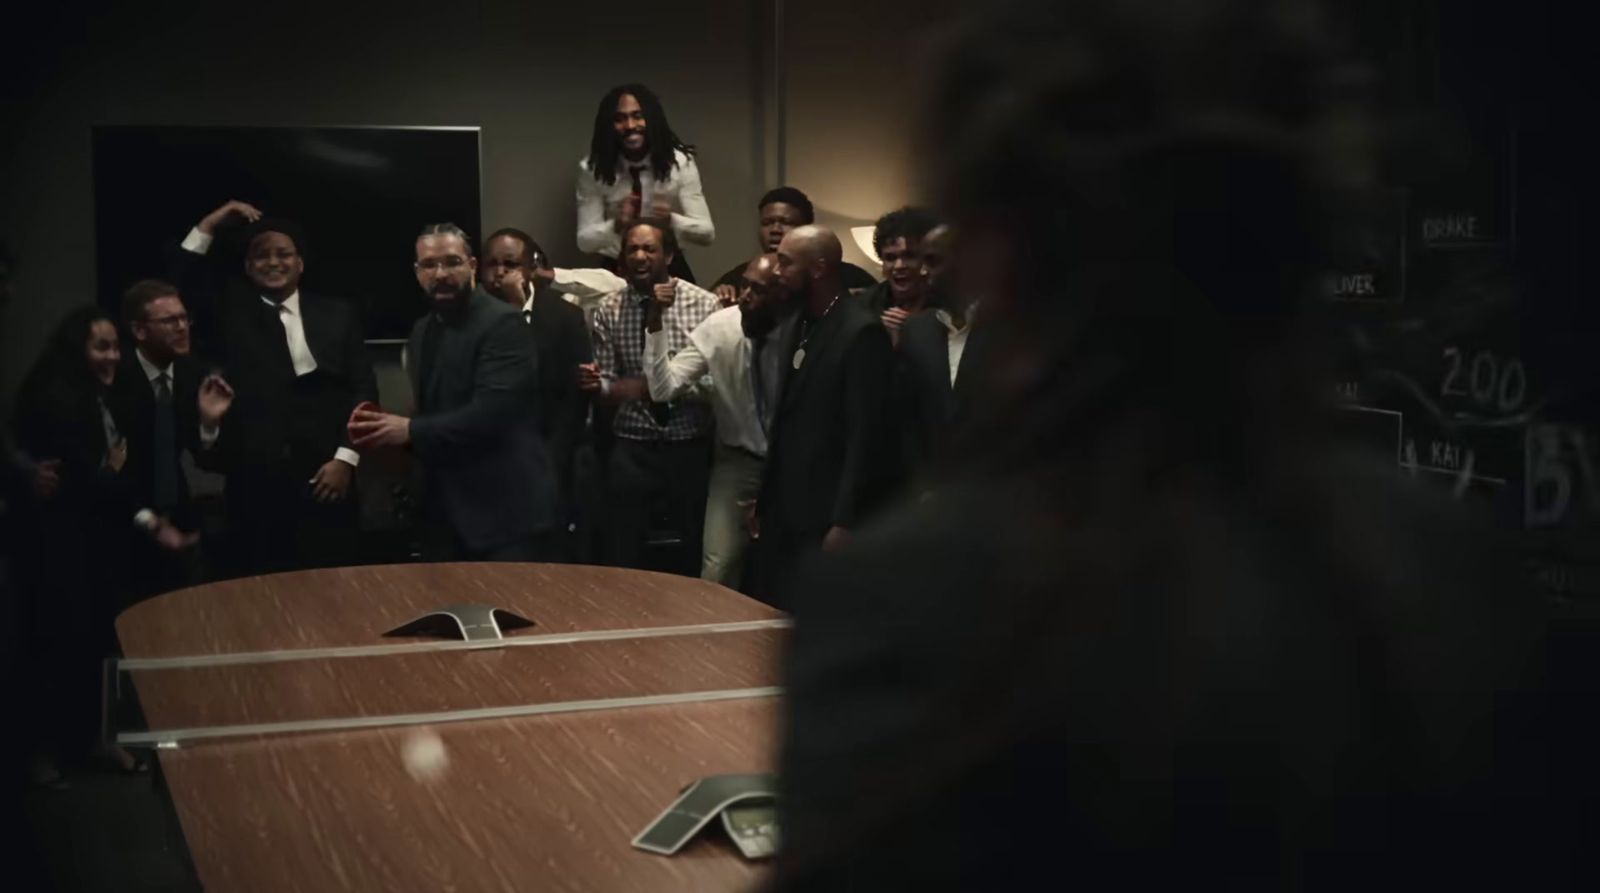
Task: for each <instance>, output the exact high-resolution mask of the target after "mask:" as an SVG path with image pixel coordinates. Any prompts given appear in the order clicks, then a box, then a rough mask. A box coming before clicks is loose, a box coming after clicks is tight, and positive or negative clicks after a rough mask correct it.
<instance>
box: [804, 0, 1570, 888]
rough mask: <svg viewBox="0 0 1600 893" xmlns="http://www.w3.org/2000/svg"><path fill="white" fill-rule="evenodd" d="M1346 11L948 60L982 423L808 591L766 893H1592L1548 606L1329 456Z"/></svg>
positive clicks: (976, 42) (1344, 171)
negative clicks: (1337, 38) (1330, 327)
mask: <svg viewBox="0 0 1600 893" xmlns="http://www.w3.org/2000/svg"><path fill="white" fill-rule="evenodd" d="M1316 13H1317V9H1316V8H1315V7H1313V6H1312V5H1311V4H1308V3H1299V2H1275V0H1215V2H1204V3H1191V4H1182V5H1181V7H1180V6H1178V5H1174V4H1160V3H1154V2H1113V0H1084V2H1079V3H1072V4H1057V3H1053V2H1029V3H1015V4H1008V5H1005V6H1003V7H1001V8H999V9H992V10H990V11H989V13H988V14H987V16H986V17H984V18H983V19H981V20H979V21H977V22H976V23H974V24H973V25H972V26H971V27H970V28H969V29H968V30H965V31H964V32H963V33H962V35H961V36H960V37H959V38H957V39H956V41H955V42H954V43H953V45H952V47H951V48H950V51H949V52H950V54H949V58H948V59H946V60H945V63H944V66H943V68H942V69H941V70H940V72H939V74H938V77H937V82H936V83H937V86H936V92H935V98H934V101H935V103H936V106H935V117H936V118H937V119H938V120H942V121H960V122H962V126H961V127H960V128H959V129H957V130H954V131H949V132H947V133H946V134H945V138H944V139H943V140H942V141H940V142H938V143H935V145H938V146H939V147H940V152H939V154H938V155H937V156H936V157H935V159H934V163H935V173H936V175H937V176H938V177H939V179H940V180H941V181H942V183H943V185H944V187H945V194H944V197H945V201H946V206H947V208H948V210H949V211H950V212H952V222H953V223H954V225H955V226H956V227H957V229H958V231H959V232H960V233H961V238H960V239H959V240H958V244H957V247H956V252H957V254H958V255H959V259H960V262H959V263H958V264H957V266H956V269H957V270H958V271H959V272H960V275H961V277H962V280H963V287H964V289H963V290H965V291H966V293H972V294H975V293H978V290H979V289H980V287H981V290H982V293H983V294H984V295H985V297H986V302H985V306H984V313H985V326H993V327H994V328H993V329H992V330H991V331H990V333H989V334H991V335H992V336H993V337H994V338H995V339H996V341H995V342H994V343H995V349H994V351H993V352H992V353H987V352H986V357H987V358H988V363H987V365H988V368H986V369H985V370H984V373H985V378H984V379H983V381H984V383H985V386H986V389H987V390H988V395H987V396H988V399H987V401H986V402H985V403H983V404H982V406H981V411H980V413H979V414H978V416H977V418H976V419H975V420H974V422H973V424H972V426H971V427H970V428H969V430H967V431H966V432H964V433H963V434H962V435H961V437H962V440H961V442H960V444H959V446H958V449H960V450H961V451H962V452H961V461H960V463H959V468H960V470H961V473H960V474H959V475H958V476H956V477H954V478H952V479H949V480H947V481H946V482H945V483H944V485H942V486H941V487H940V488H939V489H938V490H936V491H935V492H934V494H933V495H932V496H931V498H930V499H928V500H927V501H926V502H924V503H922V504H920V505H917V506H916V507H914V508H913V509H912V510H910V511H908V512H907V513H904V514H901V515H899V516H897V517H895V518H893V519H890V520H887V521H886V522H885V523H882V524H880V525H876V526H875V527H871V528H868V529H865V530H862V531H859V532H858V533H857V535H856V537H855V538H854V540H853V542H852V543H851V544H850V546H849V547H848V548H846V549H843V550H841V551H839V552H837V553H836V554H833V555H828V556H824V557H823V558H822V559H821V560H818V561H816V562H815V563H814V564H812V565H810V566H809V567H808V568H807V569H804V570H802V571H800V572H799V573H798V574H797V576H796V578H795V579H793V580H792V582H791V586H792V588H791V590H790V592H791V595H790V596H789V597H788V598H787V599H786V601H787V603H789V604H792V605H794V606H795V621H796V627H795V630H794V633H793V638H792V640H791V643H790V651H789V653H788V655H787V657H786V676H787V679H786V690H787V700H786V716H785V721H784V724H783V725H784V728H785V729H786V739H785V742H784V744H783V747H782V758H781V767H782V768H781V778H782V785H783V799H782V800H781V801H780V802H781V808H782V810H783V816H782V821H783V835H784V837H783V840H784V849H783V852H782V854H781V857H780V861H779V866H778V871H777V873H776V876H775V880H774V887H775V888H776V889H781V890H856V889H859V890H902V889H905V890H930V889H983V890H1011V889H1028V888H1034V887H1038V886H1052V887H1053V886H1066V885H1067V884H1068V883H1071V884H1072V885H1073V886H1083V887H1084V888H1085V889H1109V888H1115V889H1171V888H1176V887H1177V886H1178V885H1180V884H1181V885H1182V886H1184V887H1189V886H1193V887H1198V888H1203V889H1232V890H1236V889H1281V888H1294V889H1333V890H1348V889H1364V890H1370V889H1374V888H1382V889H1418V888H1423V887H1426V888H1431V889H1449V888H1451V887H1455V886H1465V885H1464V883H1462V882H1465V881H1471V882H1473V885H1474V886H1476V887H1477V888H1480V889H1551V888H1564V887H1566V886H1568V885H1571V884H1575V883H1576V879H1575V878H1572V877H1570V876H1569V875H1568V872H1570V871H1571V870H1572V869H1573V866H1574V864H1575V861H1574V860H1576V859H1579V858H1582V856H1581V855H1580V854H1581V853H1582V852H1583V851H1584V848H1583V846H1582V845H1581V844H1580V842H1579V837H1580V835H1581V827H1582V826H1581V823H1576V822H1573V821H1570V819H1571V818H1572V816H1571V814H1570V813H1569V812H1567V810H1566V807H1565V806H1564V805H1563V803H1562V802H1558V792H1559V796H1561V797H1567V798H1572V797H1575V796H1580V794H1577V793H1575V792H1573V791H1572V790H1571V788H1570V785H1571V784H1572V783H1573V781H1574V779H1573V777H1572V776H1570V775H1569V774H1568V773H1567V771H1566V769H1565V768H1564V766H1563V765H1561V764H1559V763H1558V761H1555V760H1553V759H1552V757H1553V755H1554V753H1555V750H1556V748H1554V747H1553V746H1552V741H1553V740H1555V738H1554V736H1553V735H1552V734H1551V732H1550V721H1549V720H1550V713H1549V712H1548V711H1546V710H1544V709H1542V708H1543V707H1544V706H1545V703H1546V702H1545V701H1544V700H1542V694H1543V691H1544V686H1545V685H1546V682H1545V680H1544V679H1543V676H1542V663H1543V660H1544V650H1545V642H1544V634H1545V627H1544V623H1545V618H1544V610H1543V608H1542V606H1541V603H1540V601H1539V600H1538V598H1537V597H1536V596H1534V595H1533V594H1532V593H1531V592H1530V591H1529V589H1528V587H1526V586H1525V585H1524V581H1523V580H1522V579H1521V575H1520V574H1519V573H1518V572H1517V570H1516V569H1515V567H1514V565H1513V564H1512V563H1511V562H1509V561H1506V560H1504V558H1505V556H1504V555H1503V553H1502V551H1501V550H1500V549H1499V545H1500V544H1499V543H1496V542H1494V541H1492V540H1491V539H1490V537H1489V535H1488V534H1487V533H1486V532H1485V531H1480V530H1478V529H1476V528H1474V527H1473V526H1471V525H1469V524H1467V523H1465V522H1463V521H1462V520H1461V519H1459V518H1458V517H1457V515H1456V512H1455V509H1454V508H1453V507H1452V506H1450V505H1448V504H1445V503H1443V502H1440V501H1438V500H1436V499H1434V498H1433V496H1432V494H1430V493H1427V492H1423V491H1421V490H1418V489H1416V487H1415V486H1413V485H1410V484H1407V483H1403V482H1402V481H1401V480H1399V479H1398V478H1397V475H1396V474H1395V473H1394V470H1393V461H1392V459H1391V460H1389V461H1388V462H1387V463H1385V462H1384V461H1383V460H1382V459H1381V458H1379V457H1376V456H1364V455H1351V454H1348V453H1345V452H1344V451H1342V450H1341V449H1339V448H1336V447H1335V446H1333V445H1332V444H1333V439H1332V438H1331V437H1330V436H1328V435H1327V434H1326V433H1325V431H1324V429H1323V417H1322V414H1321V409H1322V407H1323V406H1324V404H1323V403H1322V402H1320V401H1319V399H1318V394H1319V390H1318V386H1317V379H1318V376H1317V375H1316V374H1315V365H1316V364H1315V363H1314V362H1312V361H1310V360H1309V359H1308V358H1309V357H1312V356H1314V354H1313V353H1312V352H1310V351H1309V350H1308V349H1307V344H1308V341H1307V332H1306V325H1305V320H1306V319H1307V315H1306V314H1305V313H1304V312H1302V311H1303V309H1304V308H1303V306H1302V304H1303V303H1304V302H1305V301H1306V299H1308V298H1310V297H1311V296H1312V295H1313V292H1314V288H1313V287H1312V286H1311V283H1312V280H1313V278H1314V275H1315V272H1316V271H1317V269H1318V266H1319V264H1318V260H1319V257H1320V244H1321V241H1322V240H1321V236H1322V232H1321V229H1322V227H1321V225H1320V224H1321V221H1323V220H1324V219H1326V216H1325V215H1326V214H1327V210H1328V207H1327V205H1325V204H1324V199H1325V198H1326V197H1328V196H1330V195H1333V194H1336V193H1337V192H1338V191H1342V189H1341V190H1336V189H1335V187H1341V188H1342V187H1350V186H1358V185H1360V184H1359V183H1341V182H1337V180H1338V178H1340V177H1355V178H1359V176H1360V175H1361V174H1362V173H1363V172H1364V171H1365V170H1366V169H1367V162H1368V159H1367V158H1365V157H1362V156H1363V153H1362V150H1361V144H1362V142H1363V141H1362V140H1361V139H1360V138H1359V137H1360V136H1361V128H1359V127H1358V126H1357V125H1356V124H1355V123H1354V122H1355V121H1356V120H1358V118H1359V115H1357V114H1352V113H1353V112H1358V111H1359V110H1360V101H1359V99H1360V98H1359V97H1356V96H1352V95H1350V94H1351V92H1353V91H1350V90H1349V89H1348V88H1349V86H1350V85H1352V84H1358V83H1359V81H1354V80H1352V79H1350V78H1348V77H1342V75H1345V74H1348V73H1349V71H1350V69H1347V68H1345V67H1343V66H1341V65H1339V64H1338V58H1337V57H1336V56H1335V55H1334V54H1333V53H1332V51H1331V47H1329V46H1328V45H1327V44H1328V42H1329V38H1330V36H1331V35H1332V34H1333V30H1332V29H1331V28H1330V27H1329V26H1328V25H1326V24H1325V23H1323V22H1321V21H1320V20H1319V19H1318V18H1317V16H1316ZM967 286H970V290H967V289H966V287H967ZM963 374H966V373H963ZM1565 803H1566V805H1571V801H1570V800H1568V801H1565ZM1041 879H1049V880H1046V882H1045V883H1044V884H1041V883H1040V881H1041ZM1052 881H1053V882H1052Z"/></svg>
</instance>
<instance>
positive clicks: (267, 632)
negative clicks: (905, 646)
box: [117, 564, 783, 891]
mask: <svg viewBox="0 0 1600 893" xmlns="http://www.w3.org/2000/svg"><path fill="white" fill-rule="evenodd" d="M462 602H478V603H483V604H489V605H494V606H497V607H502V608H505V609H508V610H510V611H512V612H514V613H517V614H520V615H522V616H524V617H526V618H528V619H531V620H533V621H534V622H535V624H536V625H535V626H533V627H530V628H527V629H522V630H517V631H515V632H509V633H507V639H506V641H507V642H511V643H516V642H523V641H524V640H526V642H524V645H523V646H521V647H512V646H502V647H495V648H491V649H476V650H467V649H465V648H461V647H457V646H447V647H446V648H445V649H444V650H440V649H439V647H438V646H437V645H434V644H431V643H433V642H435V641H437V640H433V639H412V638H407V639H395V638H384V637H383V633H384V632H385V631H387V630H390V629H393V628H395V627H397V626H400V625H401V624H403V623H405V622H407V621H408V620H411V619H413V618H415V617H417V616H419V615H422V614H424V613H426V612H428V611H430V610H433V609H435V608H438V607H440V606H442V605H446V604H454V603H462ZM782 618H783V615H782V614H781V613H780V612H778V611H776V610H774V609H772V608H770V607H768V606H766V605H763V604H761V603H759V602H756V601H753V600H751V599H748V598H745V597H744V596H742V595H739V594H737V593H735V592H732V591H730V590H727V589H725V588H723V587H720V586H717V585H714V584H711V583H706V582H702V581H700V580H694V579H688V578H684V577H675V576H668V575H664V574H653V573H645V572H639V571H625V570H618V569H613V568H598V567H579V566H567V565H541V564H435V565H427V564H416V565H392V566H377V567H355V568H338V569H333V570H319V571H303V572H297V573H287V574H274V575H270V576H264V577H253V578H245V579H239V580H229V581H226V582H221V583H214V584H211V585H207V586H200V587H196V588H193V589H185V590H180V591H178V592H173V593H169V594H167V595H163V596H161V597H159V598H156V599H152V600H150V601H148V602H145V603H142V604H140V605H137V606H135V607H133V608H130V609H129V610H128V611H127V612H125V613H124V614H123V615H122V616H121V617H120V618H118V620H117V632H118V634H119V635H120V637H121V641H122V644H123V653H124V655H125V656H126V658H127V659H129V660H133V661H134V664H133V665H131V666H138V665H139V662H140V661H141V660H145V661H147V660H148V659H152V658H193V657H204V656H216V657H214V658H211V657H208V658H207V659H205V660H202V661H200V662H195V661H184V660H179V661H173V662H171V663H172V664H173V665H163V662H162V661H154V662H153V663H150V664H149V665H147V666H146V667H145V668H143V669H130V670H129V672H128V673H127V677H126V678H131V680H132V682H133V686H134V688H135V690H136V691H137V693H138V696H139V699H140V701H141V704H142V707H143V710H144V714H145V717H146V720H147V722H148V731H149V732H150V733H160V732H163V731H165V730H208V729H209V730H213V731H214V730H216V729H217V728H218V727H238V726H248V727H253V726H256V725H260V724H271V723H285V724H290V730H288V731H278V732H274V733H270V734H263V733H261V732H260V731H246V732H244V733H241V734H228V735H225V736H217V737H207V736H206V735H205V734H204V733H202V734H199V735H195V736H191V737H186V738H185V740H182V741H180V742H179V743H178V745H177V747H176V748H175V749H161V750H159V751H158V755H159V759H160V765H161V770H162V774H163V775H164V777H165V779H166V782H167V785H168V789H169V790H170V793H171V797H172V801H173V804H174V807H175V810H176V812H177V816H178V820H179V823H180V824H181V825H182V828H183V833H184V836H185V838H186V839H187V841H188V845H189V851H190V854H191V856H192V858H193V861H194V867H195V870H196V873H197V874H198V877H199V879H200V881H201V883H202V884H203V885H204V886H205V888H206V889H207V890H209V891H232V890H264V891H266V890H270V891H283V890H346V889H355V890H368V889H370V890H463V891H465V890H474V891H475V890H507V891H523V890H640V891H669V890H698V891H718V890H743V889H748V888H751V887H753V886H755V885H757V884H758V883H759V881H760V880H761V878H762V869H761V868H760V867H759V866H758V865H755V864H752V863H749V862H746V861H744V860H743V859H742V858H741V857H740V856H739V855H738V854H737V852H736V850H735V849H734V848H733V846H732V844H731V843H730V842H729V841H727V840H726V839H725V837H724V836H723V835H721V832H720V829H717V828H710V829H708V831H707V833H706V834H705V835H703V836H702V838H701V839H697V840H696V841H694V842H693V843H691V844H690V845H689V846H687V847H686V848H685V849H684V850H682V851H681V852H680V853H679V854H678V855H676V856H673V857H663V856H657V855H652V854H649V853H646V852H642V851H640V850H636V849H634V848H633V847H632V846H631V845H630V842H631V841H632V839H633V837H634V835H636V834H637V833H639V832H640V831H641V830H643V829H644V827H645V826H646V825H648V824H649V823H650V822H651V821H652V820H653V819H654V818H655V817H656V816H657V815H659V814H660V812H661V811H662V810H663V809H664V808H665V807H666V806H667V804H669V803H670V802H671V801H672V800H673V799H674V798H675V797H676V796H677V795H678V792H679V791H680V790H681V789H682V788H683V787H685V786H686V785H688V784H689V783H690V782H692V781H694V780H696V779H698V778H701V777H703V776H707V775H717V774H723V773H744V772H762V771H771V770H772V769H773V767H774V766H775V731H776V723H775V720H776V714H777V703H776V700H775V699H774V698H773V697H771V696H754V697H746V696H734V697H730V698H729V699H726V700H714V701H705V700H695V699H692V698H691V699H686V700H689V702H687V703H674V704H670V705H656V706H619V707H609V706H604V705H600V706H598V707H596V708H595V709H584V710H582V711H580V712H552V713H548V714H542V715H532V716H517V717H512V718H496V719H475V720H469V721H452V722H431V723H430V724H428V725H426V726H425V727H424V728H423V729H421V730H419V727H418V726H417V725H415V724H407V725H401V724H391V723H389V722H388V721H387V720H385V719H381V718H384V717H394V716H398V715H415V714H428V713H434V712H440V711H460V710H473V709H480V708H491V709H492V708H501V707H518V706H519V705H566V704H571V703H573V702H584V701H595V700H602V701H604V700H609V699H616V698H634V697H650V696H655V695H669V694H682V693H702V692H719V691H722V692H738V691H740V690H744V689H751V688H762V687H768V686H774V685H776V684H777V667H776V663H777V653H778V648H779V645H780V642H781V640H782V636H783V631H782V629H781V628H779V627H780V626H781V621H782ZM701 625H715V626H719V627H729V626H731V627H733V628H732V629H727V628H722V629H714V630H711V631H679V632H677V633H674V634H670V635H650V636H647V637H636V636H634V635H633V634H626V635H627V637H623V638H598V639H592V638H591V639H585V637H584V636H583V635H580V636H579V637H578V638H579V639H585V640H582V641H570V640H569V641H562V639H563V638H564V637H565V634H573V633H577V634H584V633H592V632H593V631H598V630H624V631H625V630H638V629H643V628H662V627H684V626H688V627H698V626H701ZM530 637H531V638H530ZM539 637H553V641H548V642H539V641H538V640H539ZM534 642H538V644H533V643H534ZM396 644H400V645H402V647H401V648H399V649H396V648H393V647H386V646H394V645H396ZM350 646H362V647H367V646H379V651H380V652H381V653H377V654H363V653H357V654H353V655H349V654H346V655H340V656H317V655H312V656H304V655H302V656H297V657H296V659H290V660H285V659H283V658H284V655H282V654H277V655H267V656H262V655H259V654H254V655H253V653H258V652H282V651H286V650H302V649H327V648H348V647H350ZM252 655H253V656H252ZM197 663H198V664H199V665H196V664H197ZM555 709H556V710H564V709H565V708H559V707H558V708H555ZM350 718H372V719H371V720H370V721H371V722H372V723H373V724H374V725H375V726H376V727H373V728H358V729H350V728H343V729H337V730H325V731H305V730H299V731H295V730H293V726H295V725H303V724H304V723H305V722H307V721H312V722H313V724H315V722H316V721H319V720H320V721H332V724H334V725H339V724H342V723H344V722H346V721H347V720H349V719H350ZM430 733H432V734H435V735H437V737H438V740H440V741H442V743H443V746H444V753H445V758H446V759H445V762H444V764H443V768H442V769H441V770H440V771H438V772H437V774H429V773H422V774H419V773H417V772H415V771H414V770H413V769H408V767H407V762H406V759H405V753H406V751H407V748H408V747H409V746H414V742H416V741H417V740H418V738H419V736H424V737H426V736H429V734H430Z"/></svg>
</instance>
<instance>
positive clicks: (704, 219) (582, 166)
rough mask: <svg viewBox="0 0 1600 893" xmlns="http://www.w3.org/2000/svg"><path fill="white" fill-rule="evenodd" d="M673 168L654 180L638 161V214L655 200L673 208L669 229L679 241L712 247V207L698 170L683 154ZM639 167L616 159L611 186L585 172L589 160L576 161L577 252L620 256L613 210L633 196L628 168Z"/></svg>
mask: <svg viewBox="0 0 1600 893" xmlns="http://www.w3.org/2000/svg"><path fill="white" fill-rule="evenodd" d="M673 159H674V165H673V168H672V170H671V171H670V172H669V173H668V176H667V178H666V179H665V180H661V181H660V182H657V181H656V178H655V173H654V172H653V171H652V170H651V169H650V161H649V159H645V161H643V162H642V165H643V168H644V169H643V170H641V171H639V183H640V187H641V204H640V212H639V213H640V214H643V215H648V214H649V213H650V207H651V205H652V204H654V203H655V199H656V197H657V196H660V197H661V198H663V199H665V200H666V201H667V203H668V204H670V205H671V206H672V231H673V232H674V233H676V234H677V236H678V239H679V240H680V241H684V242H693V243H694V244H696V245H710V244H711V242H712V240H713V239H715V238H716V237H717V229H716V226H715V225H713V224H712V222H711V208H710V207H709V206H707V205H706V195H705V191H704V190H703V189H702V188H701V186H700V168H698V167H696V166H695V163H694V158H693V157H692V156H690V155H686V154H684V152H683V151H682V150H679V151H677V152H676V153H674V155H673ZM640 164H641V163H639V162H629V161H628V160H627V159H626V158H622V159H618V160H617V178H616V180H614V181H613V182H612V183H611V184H610V185H607V184H606V183H604V182H602V181H601V180H599V179H598V178H596V177H595V175H594V174H593V173H591V172H590V171H589V165H588V158H587V157H585V158H583V159H582V160H580V161H579V162H578V248H579V249H580V250H582V251H587V252H590V253H591V254H603V255H605V256H606V257H616V256H617V255H619V254H621V253H622V236H621V235H620V234H619V233H618V232H617V229H616V226H615V225H614V221H615V220H616V219H617V209H618V208H620V207H621V206H622V203H623V202H624V201H626V200H627V198H628V196H629V195H631V194H632V193H633V176H632V174H630V173H629V168H630V167H637V166H639V165H640Z"/></svg>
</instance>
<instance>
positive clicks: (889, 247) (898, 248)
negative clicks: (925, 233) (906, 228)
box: [878, 238, 926, 306]
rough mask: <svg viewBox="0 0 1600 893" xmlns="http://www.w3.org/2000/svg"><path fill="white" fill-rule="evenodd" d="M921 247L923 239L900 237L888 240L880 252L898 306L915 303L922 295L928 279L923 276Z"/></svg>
mask: <svg viewBox="0 0 1600 893" xmlns="http://www.w3.org/2000/svg"><path fill="white" fill-rule="evenodd" d="M921 248H922V245H921V240H918V239H906V238H899V239H892V240H890V241H889V242H887V243H886V244H885V245H884V246H883V250H882V251H880V252H879V253H878V257H879V258H880V259H882V261H883V278H884V279H886V280H888V282H889V293H890V294H891V295H892V296H893V298H894V303H895V305H896V306H899V305H903V304H909V303H913V302H915V301H916V300H917V299H919V298H920V297H921V296H922V291H923V288H924V286H925V284H926V280H924V279H923V278H922V251H921Z"/></svg>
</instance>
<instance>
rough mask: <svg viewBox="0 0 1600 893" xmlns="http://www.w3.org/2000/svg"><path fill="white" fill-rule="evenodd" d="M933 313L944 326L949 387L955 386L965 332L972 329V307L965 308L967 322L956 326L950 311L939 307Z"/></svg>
mask: <svg viewBox="0 0 1600 893" xmlns="http://www.w3.org/2000/svg"><path fill="white" fill-rule="evenodd" d="M933 315H934V316H935V317H936V318H938V320H939V322H941V323H943V324H944V328H945V332H946V334H945V339H944V343H945V349H946V350H948V351H949V352H950V354H949V356H950V387H952V388H953V387H955V386H956V373H957V372H960V371H961V354H962V353H964V352H965V351H966V349H967V334H968V333H969V332H971V331H972V308H968V309H967V324H966V325H964V326H962V327H961V328H959V329H958V328H956V321H955V319H954V318H952V317H951V316H950V311H948V310H945V309H944V308H942V307H941V308H939V309H938V310H935V311H933Z"/></svg>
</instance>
